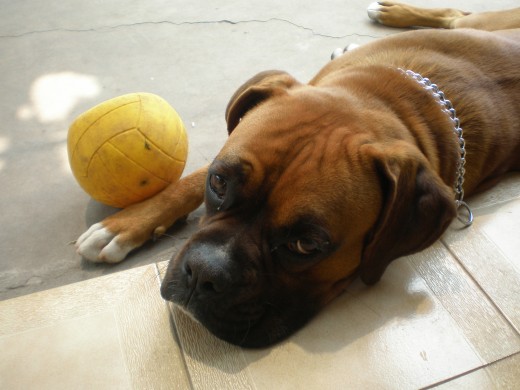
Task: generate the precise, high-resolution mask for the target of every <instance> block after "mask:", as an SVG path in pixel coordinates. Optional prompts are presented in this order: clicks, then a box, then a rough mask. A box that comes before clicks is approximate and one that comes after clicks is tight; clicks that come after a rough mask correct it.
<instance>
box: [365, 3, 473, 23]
mask: <svg viewBox="0 0 520 390" xmlns="http://www.w3.org/2000/svg"><path fill="white" fill-rule="evenodd" d="M367 12H368V17H369V18H370V19H372V20H374V21H376V22H378V23H381V24H384V25H385V26H390V27H403V28H404V27H414V26H417V27H418V26H420V27H434V28H454V23H455V22H456V21H457V20H458V19H460V18H463V17H464V16H466V15H469V13H468V12H464V11H459V10H456V9H452V8H418V7H413V6H411V5H408V4H402V3H396V2H393V1H378V2H376V3H372V4H370V5H369V6H368V9H367Z"/></svg>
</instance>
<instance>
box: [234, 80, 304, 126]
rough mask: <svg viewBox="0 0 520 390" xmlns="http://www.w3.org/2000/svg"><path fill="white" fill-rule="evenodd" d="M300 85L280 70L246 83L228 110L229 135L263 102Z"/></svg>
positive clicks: (237, 92)
mask: <svg viewBox="0 0 520 390" xmlns="http://www.w3.org/2000/svg"><path fill="white" fill-rule="evenodd" d="M297 84H299V83H298V81H296V80H295V79H294V78H293V77H292V76H291V75H289V74H288V73H286V72H282V71H280V70H268V71H265V72H261V73H258V74H257V75H256V76H254V77H253V78H251V79H250V80H248V81H246V82H245V83H244V84H243V85H242V86H241V87H240V88H238V90H237V91H236V92H235V93H234V94H233V96H232V97H231V99H230V101H229V103H228V105H227V108H226V122H227V128H228V133H229V134H231V132H232V131H233V130H234V129H235V127H236V126H237V125H238V124H239V122H240V120H241V119H242V118H243V116H244V115H245V114H246V113H247V112H248V111H249V110H250V109H251V108H253V107H254V106H256V105H257V104H259V103H260V102H262V101H263V100H265V99H267V98H269V97H271V96H275V95H277V94H281V93H285V92H286V91H287V89H289V88H291V87H293V86H294V85H297Z"/></svg>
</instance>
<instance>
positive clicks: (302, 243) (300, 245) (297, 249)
mask: <svg viewBox="0 0 520 390" xmlns="http://www.w3.org/2000/svg"><path fill="white" fill-rule="evenodd" d="M287 249H289V250H290V251H291V252H294V253H298V254H300V255H311V254H313V253H315V252H316V251H319V250H320V245H319V244H318V243H317V242H316V241H314V240H309V239H299V240H295V241H291V242H289V243H287Z"/></svg>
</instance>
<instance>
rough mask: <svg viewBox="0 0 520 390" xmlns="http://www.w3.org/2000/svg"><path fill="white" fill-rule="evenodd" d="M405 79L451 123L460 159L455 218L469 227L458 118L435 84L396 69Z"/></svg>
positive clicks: (464, 155)
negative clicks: (420, 89)
mask: <svg viewBox="0 0 520 390" xmlns="http://www.w3.org/2000/svg"><path fill="white" fill-rule="evenodd" d="M398 70H399V71H400V72H402V73H403V74H404V75H406V76H407V77H410V78H411V79H413V80H415V81H416V82H417V83H419V84H420V85H421V86H422V87H423V88H424V89H425V90H426V91H428V92H429V93H430V94H431V95H432V97H433V98H434V99H435V100H436V101H437V102H438V103H439V105H440V106H441V110H442V111H443V112H445V113H446V114H447V115H448V116H449V117H450V119H451V121H452V122H453V132H454V133H455V135H456V136H457V140H458V143H459V146H460V158H459V161H458V163H457V179H456V181H455V185H454V190H455V194H456V199H455V204H456V205H457V214H458V216H457V218H458V219H459V220H460V221H461V222H462V223H463V224H464V226H470V225H471V224H472V223H473V213H472V212H471V209H470V208H469V206H468V204H467V203H466V202H464V189H463V184H464V173H465V172H466V171H465V168H464V165H465V164H466V144H465V141H464V137H463V132H462V128H461V127H460V121H459V118H457V112H456V111H455V108H453V104H452V103H451V102H450V101H449V100H448V99H446V97H445V95H444V93H443V92H442V91H441V90H440V89H439V87H438V86H437V85H436V84H433V83H432V82H431V81H430V80H429V79H428V78H426V77H422V76H421V75H420V74H418V73H415V72H413V71H411V70H404V69H401V68H398ZM462 210H465V211H466V214H467V215H466V216H464V217H463V216H462V213H461V211H462Z"/></svg>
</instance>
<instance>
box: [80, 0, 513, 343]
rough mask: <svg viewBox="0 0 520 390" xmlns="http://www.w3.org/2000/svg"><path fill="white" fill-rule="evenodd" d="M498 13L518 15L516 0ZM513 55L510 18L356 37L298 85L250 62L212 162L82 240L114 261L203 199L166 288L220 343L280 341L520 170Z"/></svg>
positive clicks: (85, 250)
mask: <svg viewBox="0 0 520 390" xmlns="http://www.w3.org/2000/svg"><path fill="white" fill-rule="evenodd" d="M371 7H372V8H371V9H370V10H369V14H371V17H373V18H374V19H377V20H381V21H382V22H384V21H385V20H387V19H388V15H389V14H390V15H391V14H392V12H393V11H392V8H393V7H397V8H395V9H394V10H398V11H399V12H402V10H403V9H405V10H408V11H409V12H408V16H400V17H399V18H398V20H400V22H401V23H404V24H405V25H417V24H420V23H423V22H422V21H424V19H425V18H428V17H429V18H430V19H429V20H430V21H431V20H436V18H437V19H438V18H440V19H442V20H443V23H445V19H446V18H454V19H455V22H452V23H451V24H447V25H446V26H452V27H457V26H458V25H459V24H460V23H461V22H462V21H463V20H465V19H464V18H473V19H476V20H478V22H479V24H477V25H475V26H476V27H480V28H483V27H482V17H479V16H473V15H466V14H465V13H460V11H453V10H450V12H448V11H447V10H430V11H427V10H426V11H425V10H419V11H420V12H419V11H418V10H417V9H413V8H411V7H408V8H407V6H403V5H396V4H394V3H387V2H385V3H381V4H379V8H378V9H375V8H374V6H371ZM410 10H412V11H413V12H411V11H410ZM396 12H397V11H396ZM418 12H419V15H420V17H418V18H416V19H414V18H413V15H417V14H418ZM443 12H444V13H443ZM457 12H459V13H457ZM448 14H449V15H451V16H449V17H448V16H446V15H448ZM410 15H412V17H410ZM439 15H441V16H439ZM442 15H445V16H444V17H443V16H442ZM508 15H509V16H511V15H515V17H514V20H513V22H514V23H512V24H513V25H515V26H518V27H520V9H517V10H514V11H508ZM406 18H408V19H407V20H404V19H406ZM500 18H501V16H500V13H497V14H487V16H484V17H483V19H484V24H485V26H491V27H490V28H492V29H495V28H496V27H497V26H498V27H500V26H501V24H500ZM390 19H391V18H390ZM507 20H508V22H509V19H507ZM457 21H458V22H457ZM405 22H406V23H405ZM428 25H430V26H432V25H435V24H434V23H433V22H431V23H428ZM436 26H439V27H442V26H440V25H439V24H437V25H436ZM485 26H484V27H485ZM470 27H471V23H470ZM519 64H520V30H509V31H497V32H483V31H477V30H474V29H464V30H453V31H441V30H420V31H413V32H405V33H402V34H397V35H394V36H391V37H388V38H384V39H381V40H379V41H376V42H374V43H371V44H367V45H365V46H362V47H360V48H357V49H354V50H352V51H350V52H348V53H346V54H345V55H343V56H341V57H339V58H338V59H335V60H333V61H331V62H330V63H328V64H327V65H326V66H325V67H324V68H323V69H322V70H321V71H320V72H319V73H318V75H317V76H316V77H314V78H313V79H312V80H311V81H310V82H309V83H308V84H302V83H299V82H298V81H297V80H295V79H294V78H293V77H292V76H290V75H289V74H287V73H284V72H280V71H269V72H264V73H261V74H259V75H257V76H255V77H253V78H252V79H251V80H249V81H248V82H246V83H245V84H244V85H243V86H242V87H240V88H239V89H238V91H237V92H236V93H235V94H234V96H233V97H232V98H231V101H230V102H229V105H228V107H227V110H226V119H227V123H228V131H229V139H228V141H227V143H226V144H225V145H224V147H223V149H222V150H221V152H220V153H219V154H218V156H217V157H216V159H215V160H214V161H213V163H211V164H210V165H209V166H207V167H204V168H202V169H200V170H199V171H197V172H195V173H193V174H191V175H189V176H187V177H185V178H183V179H182V180H180V181H179V182H177V183H175V184H172V185H170V186H169V187H168V188H167V189H166V190H164V191H163V192H161V193H159V194H158V195H156V196H155V197H153V198H151V199H148V200H146V201H144V202H142V203H140V204H136V205H134V206H131V207H128V208H127V209H125V210H122V211H121V212H119V213H118V214H115V215H114V216H112V217H109V218H107V219H106V220H104V221H103V222H102V223H100V224H97V225H94V227H92V228H91V229H90V230H89V231H88V232H87V233H85V234H84V235H83V236H82V237H81V238H80V239H79V240H78V244H77V245H78V251H79V253H81V254H83V255H84V256H86V257H88V258H90V259H92V260H94V261H107V262H116V261H120V260H122V258H124V257H125V256H126V254H127V253H128V251H130V250H131V249H133V248H135V247H137V246H139V245H141V244H142V243H144V242H145V241H146V240H148V239H149V238H150V237H151V236H153V235H158V234H162V233H163V232H164V231H165V229H166V228H167V227H168V226H170V225H171V224H172V223H173V222H174V221H175V220H176V219H178V218H180V217H182V216H184V215H186V214H188V213H189V212H190V211H192V210H194V209H195V208H197V207H198V206H199V204H200V203H201V202H202V201H204V202H205V207H206V215H205V217H204V218H203V219H202V221H201V224H200V229H199V231H198V232H197V233H195V234H194V235H193V236H192V237H191V238H190V239H189V240H188V241H187V243H186V244H185V246H184V247H183V248H182V250H180V252H179V253H178V254H177V255H176V256H175V257H174V258H173V259H172V260H171V262H170V264H169V267H168V270H167V273H166V276H165V278H164V281H163V284H162V288H161V293H162V296H163V297H164V298H165V299H167V300H171V301H173V302H175V303H176V304H178V305H180V306H181V307H183V308H184V309H185V310H186V311H187V312H189V313H190V314H191V315H192V316H193V317H195V318H196V319H197V320H199V321H200V322H201V323H202V324H204V325H205V326H206V327H207V328H208V329H209V330H210V331H211V332H213V333H214V334H215V335H216V336H218V337H220V338H222V339H224V340H227V341H229V342H231V343H235V344H238V345H241V346H245V347H263V346H266V345H269V344H272V343H274V342H277V341H279V340H281V339H283V338H285V337H287V336H288V335H290V334H291V333H293V332H294V331H296V330H297V329H299V328H300V327H301V326H303V325H304V324H305V323H306V322H307V321H308V320H309V319H310V318H311V317H312V316H313V315H315V314H316V313H317V312H318V311H319V310H320V309H321V308H323V307H324V306H325V305H326V304H327V303H328V302H330V301H331V300H332V299H333V298H335V297H336V296H338V294H340V293H341V292H342V291H343V290H344V289H345V287H346V286H347V285H348V283H349V282H350V281H351V280H352V278H354V277H356V276H358V275H359V276H360V277H361V279H362V280H363V281H364V282H365V283H367V284H373V283H375V282H377V281H378V280H379V279H380V278H381V276H382V274H383V272H384V270H385V269H386V267H387V266H388V264H389V263H390V262H391V261H393V260H395V259H397V258H399V257H401V256H405V255H408V254H411V253H414V252H417V251H420V250H422V249H424V248H426V247H428V246H429V245H430V244H432V243H433V242H434V241H435V240H437V239H438V238H439V237H440V235H441V234H442V233H443V232H444V231H445V230H446V228H447V227H448V225H449V224H450V223H451V222H452V220H453V219H454V218H455V217H456V215H457V208H458V207H459V206H460V205H461V204H462V205H465V204H464V203H463V199H462V197H463V193H462V191H461V190H464V191H465V192H466V194H472V193H474V192H476V191H478V190H481V189H483V188H487V187H488V186H489V185H491V184H492V183H494V182H495V181H496V180H497V179H498V178H499V177H500V176H501V175H503V174H504V173H505V172H507V171H510V170H518V169H520V121H519V117H520V66H519ZM407 71H408V72H407ZM425 78H429V79H430V80H431V82H430V81H428V80H425ZM431 83H435V85H431ZM448 100H449V102H448ZM449 111H450V112H449ZM459 125H460V128H462V129H463V131H464V134H463V135H461V134H460V128H459ZM465 162H466V164H465V171H464V163H465Z"/></svg>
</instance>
